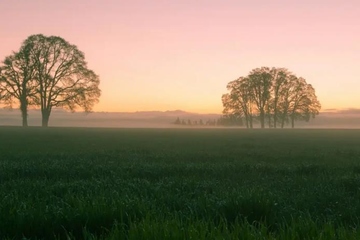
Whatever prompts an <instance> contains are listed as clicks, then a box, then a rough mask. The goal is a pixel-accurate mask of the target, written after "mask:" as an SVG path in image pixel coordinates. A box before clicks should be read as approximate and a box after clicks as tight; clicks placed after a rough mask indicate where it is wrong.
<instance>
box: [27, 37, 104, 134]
mask: <svg viewBox="0 0 360 240" xmlns="http://www.w3.org/2000/svg"><path fill="white" fill-rule="evenodd" d="M24 46H25V48H26V47H27V46H32V47H31V48H30V49H31V51H30V59H31V62H33V63H34V68H35V72H36V76H35V78H36V86H37V87H36V94H37V97H38V98H37V104H38V105H40V108H41V114H42V126H43V127H47V126H48V123H49V118H50V114H51V110H52V109H53V108H54V107H61V108H65V109H68V110H70V111H75V110H76V109H77V108H78V107H80V108H82V109H84V110H85V111H86V112H89V111H91V109H92V107H93V106H94V104H95V103H97V102H98V99H99V97H100V94H101V91H100V89H99V83H100V81H99V77H98V76H97V75H96V74H95V73H94V72H93V71H92V70H90V69H88V67H87V63H86V62H85V56H84V54H83V53H82V52H81V51H79V50H78V48H77V47H76V46H75V45H71V44H70V43H68V42H67V41H65V40H64V39H62V38H60V37H56V36H50V37H47V36H44V35H41V34H38V35H32V36H30V37H28V38H27V39H26V40H25V42H24Z"/></svg>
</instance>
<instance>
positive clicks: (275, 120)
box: [274, 107, 277, 128]
mask: <svg viewBox="0 0 360 240" xmlns="http://www.w3.org/2000/svg"><path fill="white" fill-rule="evenodd" d="M276 123H277V109H276V107H275V109H274V128H276Z"/></svg>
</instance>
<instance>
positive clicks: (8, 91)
mask: <svg viewBox="0 0 360 240" xmlns="http://www.w3.org/2000/svg"><path fill="white" fill-rule="evenodd" d="M31 48H32V46H31V45H30V44H29V45H23V46H22V47H21V48H20V51H19V52H13V53H12V55H10V56H7V57H6V58H5V60H4V61H3V62H2V64H3V66H1V67H0V75H1V77H0V94H2V96H3V98H4V99H5V100H6V101H4V99H3V102H5V104H6V105H12V103H13V101H14V100H16V101H18V102H19V103H20V111H21V115H22V126H24V127H27V126H28V121H27V117H28V106H29V105H31V104H34V103H35V102H36V100H37V95H36V87H37V85H38V84H37V82H36V81H35V65H34V61H33V59H32V58H31Z"/></svg>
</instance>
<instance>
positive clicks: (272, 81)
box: [222, 67, 321, 128]
mask: <svg viewBox="0 0 360 240" xmlns="http://www.w3.org/2000/svg"><path fill="white" fill-rule="evenodd" d="M227 89H228V91H229V92H228V93H226V94H224V95H223V96H222V103H223V107H224V109H223V114H224V116H227V117H230V116H232V117H237V118H239V117H240V118H243V119H244V120H245V123H246V126H247V128H253V123H254V120H255V121H259V122H260V126H261V128H265V125H266V124H268V126H269V128H277V126H281V127H282V128H283V127H284V126H285V125H286V124H287V123H289V122H291V126H292V127H294V126H295V121H297V120H299V121H300V120H303V121H309V120H310V119H311V118H314V117H315V116H316V115H318V114H319V111H320V109H321V104H320V102H319V101H318V99H317V96H316V94H315V89H314V88H313V87H312V85H310V84H308V83H307V82H306V80H305V79H304V78H302V77H297V76H295V75H294V74H292V73H291V72H290V71H289V70H287V69H285V68H268V67H261V68H256V69H253V70H252V71H251V72H250V73H249V74H248V76H246V77H240V78H238V79H236V80H234V81H231V82H229V83H228V85H227Z"/></svg>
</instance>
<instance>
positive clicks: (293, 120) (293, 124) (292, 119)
mask: <svg viewBox="0 0 360 240" xmlns="http://www.w3.org/2000/svg"><path fill="white" fill-rule="evenodd" d="M294 127H295V117H294V116H291V128H294Z"/></svg>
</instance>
